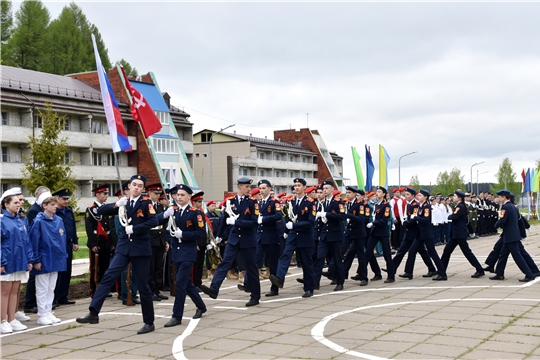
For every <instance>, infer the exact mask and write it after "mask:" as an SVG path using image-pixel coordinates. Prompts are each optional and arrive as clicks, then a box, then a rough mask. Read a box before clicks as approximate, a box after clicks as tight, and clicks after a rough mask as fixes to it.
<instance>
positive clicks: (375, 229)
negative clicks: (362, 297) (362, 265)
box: [366, 186, 396, 283]
mask: <svg viewBox="0 0 540 360" xmlns="http://www.w3.org/2000/svg"><path fill="white" fill-rule="evenodd" d="M387 193H388V191H387V190H386V188H384V187H382V186H379V187H377V191H376V192H375V195H376V196H377V203H376V204H375V208H374V210H373V214H374V216H373V220H372V221H371V222H369V223H368V224H367V225H366V227H367V228H368V229H371V230H370V235H369V240H368V242H367V245H366V260H367V261H370V259H371V257H372V256H374V255H373V251H374V250H375V246H376V245H377V243H379V242H380V244H381V245H382V253H383V256H384V260H385V262H386V269H387V272H388V277H387V278H386V280H385V281H384V282H385V283H393V282H394V281H396V280H395V269H394V263H393V262H392V253H391V250H390V243H389V238H390V231H389V228H388V219H390V211H391V209H390V205H389V204H388V202H387V201H386V200H385V197H386V194H387ZM377 267H378V266H377ZM376 270H377V271H376V272H375V277H377V275H378V274H380V273H381V272H380V269H376ZM379 276H380V275H379ZM379 279H380V278H378V279H376V278H374V280H379Z"/></svg>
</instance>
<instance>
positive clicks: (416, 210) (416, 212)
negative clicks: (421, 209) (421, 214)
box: [413, 208, 418, 216]
mask: <svg viewBox="0 0 540 360" xmlns="http://www.w3.org/2000/svg"><path fill="white" fill-rule="evenodd" d="M413 215H414V216H416V215H418V208H414V211H413Z"/></svg>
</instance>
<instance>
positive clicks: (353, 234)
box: [342, 186, 369, 286]
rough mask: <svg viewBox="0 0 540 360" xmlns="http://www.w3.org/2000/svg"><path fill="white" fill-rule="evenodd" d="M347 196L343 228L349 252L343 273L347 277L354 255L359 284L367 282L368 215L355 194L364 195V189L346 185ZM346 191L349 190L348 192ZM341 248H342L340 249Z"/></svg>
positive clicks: (344, 262)
mask: <svg viewBox="0 0 540 360" xmlns="http://www.w3.org/2000/svg"><path fill="white" fill-rule="evenodd" d="M346 189H347V198H349V195H350V196H353V197H352V198H351V199H350V200H349V203H348V204H347V220H348V224H347V229H346V230H345V239H348V241H346V242H348V243H349V244H350V247H349V253H347V255H346V257H345V259H344V261H343V264H344V275H345V278H347V277H348V274H349V270H350V268H351V265H352V260H353V259H354V256H355V255H356V257H357V258H358V270H357V272H358V276H359V278H360V286H366V285H367V284H368V276H367V261H366V252H365V248H366V240H367V233H366V222H367V223H369V217H368V216H366V206H365V205H364V204H363V203H362V201H360V200H358V199H356V194H361V195H364V191H363V190H360V189H358V188H355V187H353V186H347V187H346ZM348 192H351V194H349V193H348ZM342 250H343V249H342Z"/></svg>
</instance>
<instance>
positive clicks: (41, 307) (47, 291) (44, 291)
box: [36, 271, 58, 317]
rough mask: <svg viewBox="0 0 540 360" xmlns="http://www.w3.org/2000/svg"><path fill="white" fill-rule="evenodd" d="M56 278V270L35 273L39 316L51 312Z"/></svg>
mask: <svg viewBox="0 0 540 360" xmlns="http://www.w3.org/2000/svg"><path fill="white" fill-rule="evenodd" d="M57 278H58V272H56V271H55V272H50V273H46V274H38V275H36V300H37V308H38V316H39V317H41V316H45V315H47V314H51V313H52V303H53V299H54V288H55V287H56V279H57Z"/></svg>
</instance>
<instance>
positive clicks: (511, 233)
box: [490, 189, 535, 282]
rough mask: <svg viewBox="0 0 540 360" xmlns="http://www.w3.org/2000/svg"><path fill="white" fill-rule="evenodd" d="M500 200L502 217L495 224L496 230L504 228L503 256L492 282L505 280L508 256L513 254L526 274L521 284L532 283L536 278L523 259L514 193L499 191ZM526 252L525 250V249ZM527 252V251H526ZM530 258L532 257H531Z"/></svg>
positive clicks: (502, 236) (520, 268) (498, 262)
mask: <svg viewBox="0 0 540 360" xmlns="http://www.w3.org/2000/svg"><path fill="white" fill-rule="evenodd" d="M497 195H499V199H500V200H501V202H502V203H503V206H502V209H501V216H500V218H499V220H498V221H497V222H496V223H495V228H496V229H497V228H502V230H503V232H502V235H501V238H502V239H503V245H502V248H501V255H500V257H499V260H498V261H497V267H496V268H495V274H496V275H495V276H492V277H490V279H491V280H504V269H505V268H506V263H507V261H508V255H509V254H512V258H513V259H514V261H515V263H516V265H517V266H518V268H519V270H521V272H522V273H524V274H525V278H523V279H519V281H521V282H528V281H532V280H534V278H535V274H534V273H533V271H532V270H531V268H530V267H529V266H528V265H527V262H526V261H525V259H524V258H523V255H522V250H521V249H520V245H521V233H520V231H519V224H518V218H519V212H518V210H517V209H516V207H515V206H514V204H512V202H511V201H510V197H511V196H512V193H511V192H510V191H508V190H506V189H504V190H500V191H497ZM521 246H523V245H521ZM523 251H525V249H523ZM525 252H526V251H525ZM529 257H530V256H529Z"/></svg>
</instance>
